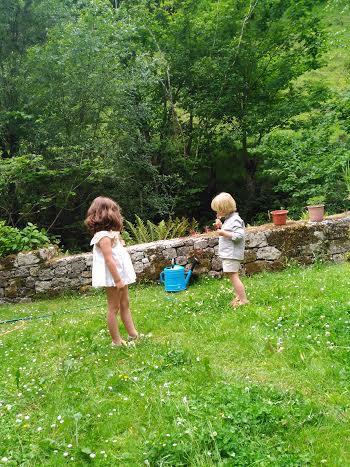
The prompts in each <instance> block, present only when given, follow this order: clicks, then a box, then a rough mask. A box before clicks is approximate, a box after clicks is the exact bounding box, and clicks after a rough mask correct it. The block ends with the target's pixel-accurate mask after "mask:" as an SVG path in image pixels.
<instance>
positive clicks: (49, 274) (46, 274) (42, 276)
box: [38, 269, 54, 281]
mask: <svg viewBox="0 0 350 467" xmlns="http://www.w3.org/2000/svg"><path fill="white" fill-rule="evenodd" d="M53 277H54V269H41V270H40V271H39V274H38V279H39V280H40V281H48V280H50V279H52V278H53Z"/></svg>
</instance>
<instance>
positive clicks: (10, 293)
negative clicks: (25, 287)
mask: <svg viewBox="0 0 350 467" xmlns="http://www.w3.org/2000/svg"><path fill="white" fill-rule="evenodd" d="M17 295H18V288H17V287H16V285H10V286H9V287H5V289H4V297H6V298H16V297H17Z"/></svg>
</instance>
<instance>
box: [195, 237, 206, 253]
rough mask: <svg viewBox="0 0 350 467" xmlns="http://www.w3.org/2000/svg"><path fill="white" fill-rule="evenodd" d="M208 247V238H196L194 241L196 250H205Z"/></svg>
mask: <svg viewBox="0 0 350 467" xmlns="http://www.w3.org/2000/svg"><path fill="white" fill-rule="evenodd" d="M207 247H208V240H207V239H204V238H201V239H200V240H195V241H194V243H193V248H194V249H195V250H204V249H205V248H207Z"/></svg>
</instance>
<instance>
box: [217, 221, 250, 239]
mask: <svg viewBox="0 0 350 467" xmlns="http://www.w3.org/2000/svg"><path fill="white" fill-rule="evenodd" d="M218 233H219V235H221V236H222V237H226V238H231V239H232V241H234V242H236V241H237V240H241V239H242V238H244V235H245V231H244V225H243V223H242V224H241V223H240V222H238V221H236V222H235V223H234V224H233V225H232V226H227V227H226V226H225V229H224V230H222V229H221V230H218Z"/></svg>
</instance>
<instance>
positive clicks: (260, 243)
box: [245, 232, 267, 248]
mask: <svg viewBox="0 0 350 467" xmlns="http://www.w3.org/2000/svg"><path fill="white" fill-rule="evenodd" d="M245 246H246V248H261V247H264V246H267V238H266V234H265V232H246V238H245Z"/></svg>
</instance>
